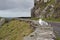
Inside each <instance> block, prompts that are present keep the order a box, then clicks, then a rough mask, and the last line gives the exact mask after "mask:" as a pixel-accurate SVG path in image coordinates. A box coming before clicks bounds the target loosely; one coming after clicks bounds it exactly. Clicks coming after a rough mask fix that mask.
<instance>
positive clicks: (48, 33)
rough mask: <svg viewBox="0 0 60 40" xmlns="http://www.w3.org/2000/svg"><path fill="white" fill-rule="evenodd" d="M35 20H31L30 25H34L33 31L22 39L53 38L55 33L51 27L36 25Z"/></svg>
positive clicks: (49, 39) (40, 39) (47, 39)
mask: <svg viewBox="0 0 60 40" xmlns="http://www.w3.org/2000/svg"><path fill="white" fill-rule="evenodd" d="M38 24H39V23H38V22H37V21H34V20H33V21H32V24H31V25H33V26H32V27H36V28H35V30H34V32H32V33H31V34H29V35H28V36H25V37H24V40H54V39H55V35H54V32H53V27H51V26H49V25H48V26H41V25H38ZM34 25H35V26H34Z"/></svg>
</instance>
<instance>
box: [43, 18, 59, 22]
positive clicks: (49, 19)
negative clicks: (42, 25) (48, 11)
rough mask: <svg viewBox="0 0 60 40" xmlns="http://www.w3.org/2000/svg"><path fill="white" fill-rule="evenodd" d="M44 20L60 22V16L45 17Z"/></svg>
mask: <svg viewBox="0 0 60 40" xmlns="http://www.w3.org/2000/svg"><path fill="white" fill-rule="evenodd" d="M43 20H45V21H49V22H60V18H56V19H55V18H44V19H43Z"/></svg>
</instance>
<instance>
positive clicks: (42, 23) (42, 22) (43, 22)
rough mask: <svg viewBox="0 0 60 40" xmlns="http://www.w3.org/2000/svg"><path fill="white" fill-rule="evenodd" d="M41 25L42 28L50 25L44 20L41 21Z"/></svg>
mask: <svg viewBox="0 0 60 40" xmlns="http://www.w3.org/2000/svg"><path fill="white" fill-rule="evenodd" d="M39 24H40V25H41V26H43V25H44V26H47V25H48V23H47V22H45V21H43V20H42V19H39Z"/></svg>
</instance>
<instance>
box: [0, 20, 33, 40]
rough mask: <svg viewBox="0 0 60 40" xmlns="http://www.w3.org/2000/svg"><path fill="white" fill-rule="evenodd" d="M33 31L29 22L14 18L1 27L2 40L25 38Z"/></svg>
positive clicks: (21, 39) (0, 38) (0, 36)
mask: <svg viewBox="0 0 60 40" xmlns="http://www.w3.org/2000/svg"><path fill="white" fill-rule="evenodd" d="M32 31H33V28H31V27H30V24H29V23H27V22H24V21H19V20H12V21H10V22H8V23H5V24H4V25H3V26H1V27H0V40H23V37H24V36H27V35H29V34H30V33H31V32H32Z"/></svg>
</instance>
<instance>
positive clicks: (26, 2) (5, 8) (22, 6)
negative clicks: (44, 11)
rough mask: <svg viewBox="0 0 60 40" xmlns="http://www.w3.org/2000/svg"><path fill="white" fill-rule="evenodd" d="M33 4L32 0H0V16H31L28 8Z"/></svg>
mask: <svg viewBox="0 0 60 40" xmlns="http://www.w3.org/2000/svg"><path fill="white" fill-rule="evenodd" d="M33 4H34V3H33V0H0V16H2V17H19V16H26V15H28V16H31V15H30V11H31V10H30V9H31V8H32V7H33V6H34V5H33ZM23 14H25V15H23Z"/></svg>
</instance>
